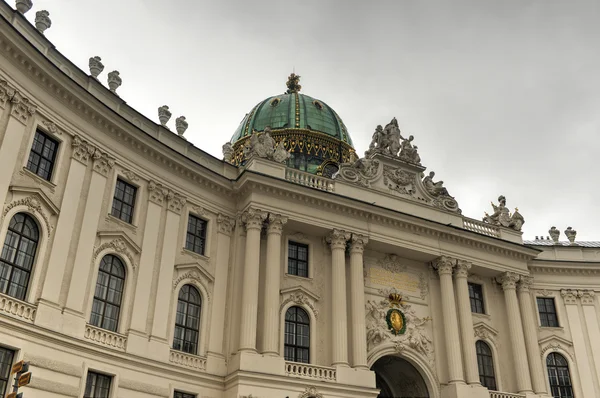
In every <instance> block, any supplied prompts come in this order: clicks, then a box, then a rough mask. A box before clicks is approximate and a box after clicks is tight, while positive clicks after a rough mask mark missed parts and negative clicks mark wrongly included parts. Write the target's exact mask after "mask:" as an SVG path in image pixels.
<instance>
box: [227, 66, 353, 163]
mask: <svg viewBox="0 0 600 398" xmlns="http://www.w3.org/2000/svg"><path fill="white" fill-rule="evenodd" d="M299 78H300V76H298V75H295V74H293V73H292V74H291V75H290V77H289V79H288V82H287V87H288V90H287V92H286V93H284V94H281V95H276V96H273V97H269V98H267V99H265V100H263V101H261V102H259V103H258V104H257V105H256V106H255V107H254V108H252V110H251V111H250V113H248V114H247V115H246V116H245V117H244V119H243V120H242V122H241V123H240V125H239V127H238V128H237V130H236V131H235V133H234V134H233V137H231V144H233V148H234V151H235V154H234V158H233V162H234V163H235V164H238V165H240V164H243V163H244V162H245V160H246V159H245V155H244V151H243V146H244V145H245V144H246V142H247V141H248V139H249V137H250V136H251V135H252V134H257V133H261V132H263V131H264V130H265V128H270V134H271V136H272V137H273V139H275V141H276V142H280V141H283V142H284V145H285V148H286V149H287V150H288V151H289V152H290V154H291V155H292V156H291V158H290V159H289V160H288V163H287V165H288V167H293V168H296V169H299V170H302V171H307V172H309V173H314V174H319V175H331V174H333V173H335V171H337V169H338V165H339V164H340V163H345V162H348V161H351V160H352V159H353V158H354V157H355V156H356V155H355V152H354V148H353V144H352V139H351V138H350V135H349V134H348V130H347V129H346V126H345V125H344V122H342V119H340V117H339V116H338V114H337V113H336V112H335V111H334V110H333V109H332V108H331V107H329V105H327V104H326V103H324V102H323V101H320V100H318V99H315V98H312V97H309V96H308V95H304V94H300V93H299V91H300V88H301V86H300V84H299Z"/></svg>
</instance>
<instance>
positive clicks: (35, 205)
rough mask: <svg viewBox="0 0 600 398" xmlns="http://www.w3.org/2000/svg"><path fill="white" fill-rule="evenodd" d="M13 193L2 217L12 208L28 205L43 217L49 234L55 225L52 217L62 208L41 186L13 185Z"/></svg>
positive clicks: (30, 209)
mask: <svg viewBox="0 0 600 398" xmlns="http://www.w3.org/2000/svg"><path fill="white" fill-rule="evenodd" d="M10 191H11V193H12V199H11V202H10V203H9V204H8V205H6V206H5V207H4V211H3V213H2V217H5V216H6V215H7V214H8V213H9V212H10V211H11V210H12V209H14V208H15V207H18V206H26V207H27V208H28V210H29V211H30V212H31V213H33V214H36V215H38V216H40V217H41V219H42V220H43V222H44V224H45V227H46V231H47V234H48V236H50V234H51V233H52V230H54V226H53V225H52V223H50V218H51V217H53V216H57V215H58V214H59V213H60V209H59V208H58V207H57V206H56V205H55V204H54V203H53V202H52V200H51V199H50V198H49V197H48V196H47V195H46V194H45V193H44V191H42V190H41V189H39V188H30V187H20V186H13V187H11V188H10Z"/></svg>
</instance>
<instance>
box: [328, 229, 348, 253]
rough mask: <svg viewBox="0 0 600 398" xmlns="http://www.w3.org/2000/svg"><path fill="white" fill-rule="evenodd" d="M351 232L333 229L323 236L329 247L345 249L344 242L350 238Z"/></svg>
mask: <svg viewBox="0 0 600 398" xmlns="http://www.w3.org/2000/svg"><path fill="white" fill-rule="evenodd" d="M350 236H351V234H350V233H349V232H346V231H342V230H340V229H334V230H333V231H331V232H330V233H329V235H328V236H327V237H326V238H325V241H326V242H327V243H329V245H330V246H331V249H332V250H333V249H346V242H347V241H348V239H350Z"/></svg>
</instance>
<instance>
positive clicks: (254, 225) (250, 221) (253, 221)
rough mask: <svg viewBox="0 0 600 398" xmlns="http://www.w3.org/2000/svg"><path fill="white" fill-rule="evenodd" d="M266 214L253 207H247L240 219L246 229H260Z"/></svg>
mask: <svg viewBox="0 0 600 398" xmlns="http://www.w3.org/2000/svg"><path fill="white" fill-rule="evenodd" d="M267 216H268V214H267V213H266V212H264V211H262V210H259V209H256V208H254V207H249V208H248V209H247V210H246V211H244V212H243V213H242V216H241V220H242V222H243V223H244V225H245V226H246V231H249V230H251V229H258V230H261V229H262V227H263V224H264V222H265V220H266V219H267Z"/></svg>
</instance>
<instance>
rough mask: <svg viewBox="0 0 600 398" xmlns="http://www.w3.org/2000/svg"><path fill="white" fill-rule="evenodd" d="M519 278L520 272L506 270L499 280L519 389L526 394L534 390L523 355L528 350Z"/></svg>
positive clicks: (525, 357)
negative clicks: (519, 297)
mask: <svg viewBox="0 0 600 398" xmlns="http://www.w3.org/2000/svg"><path fill="white" fill-rule="evenodd" d="M518 280H519V275H518V274H515V273H514V272H506V273H505V274H504V275H503V276H502V277H501V278H499V280H498V281H499V282H500V283H502V290H504V302H505V304H506V313H507V318H508V329H509V333H510V343H511V344H510V345H511V347H512V354H513V361H514V362H513V363H514V367H515V372H516V376H517V390H518V392H519V394H526V393H532V392H533V391H532V390H531V376H530V374H529V364H528V361H527V356H526V355H523V353H524V352H526V351H525V338H524V337H523V323H522V322H521V312H520V311H519V302H518V300H517V292H516V286H517V281H518Z"/></svg>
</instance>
